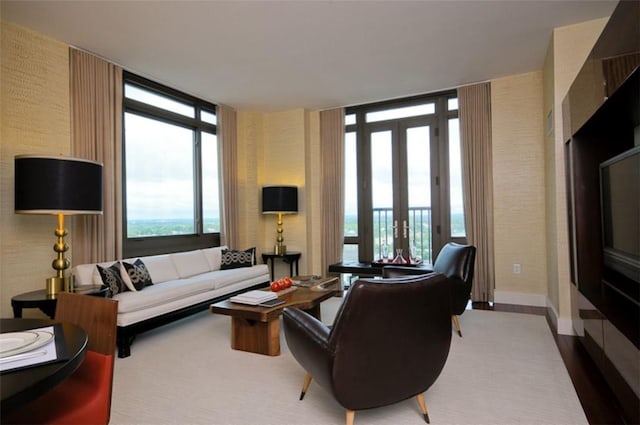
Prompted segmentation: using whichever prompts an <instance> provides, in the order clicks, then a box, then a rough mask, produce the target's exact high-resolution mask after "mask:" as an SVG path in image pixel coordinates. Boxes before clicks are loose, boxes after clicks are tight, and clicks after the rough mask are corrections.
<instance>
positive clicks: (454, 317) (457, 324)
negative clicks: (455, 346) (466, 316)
mask: <svg viewBox="0 0 640 425" xmlns="http://www.w3.org/2000/svg"><path fill="white" fill-rule="evenodd" d="M451 320H452V321H453V327H455V328H456V330H457V331H458V335H460V338H462V331H461V330H460V322H458V316H456V315H455V314H454V315H452V316H451Z"/></svg>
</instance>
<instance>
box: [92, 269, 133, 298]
mask: <svg viewBox="0 0 640 425" xmlns="http://www.w3.org/2000/svg"><path fill="white" fill-rule="evenodd" d="M96 267H97V268H98V273H100V277H101V278H102V284H103V285H105V286H108V287H109V290H110V291H111V295H112V296H113V295H117V294H119V293H121V292H126V291H128V290H129V288H127V285H125V283H124V281H123V280H122V276H121V275H120V263H119V262H115V263H113V264H112V265H111V266H109V267H102V266H99V265H96Z"/></svg>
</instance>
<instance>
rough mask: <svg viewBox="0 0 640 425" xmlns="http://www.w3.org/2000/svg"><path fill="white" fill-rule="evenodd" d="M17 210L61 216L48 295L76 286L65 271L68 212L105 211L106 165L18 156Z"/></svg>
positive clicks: (74, 159) (22, 212)
mask: <svg viewBox="0 0 640 425" xmlns="http://www.w3.org/2000/svg"><path fill="white" fill-rule="evenodd" d="M14 165H15V212H16V213H17V214H50V215H56V216H57V217H58V228H57V229H56V230H55V232H54V234H55V235H56V236H57V237H58V240H57V242H56V243H55V244H54V245H53V250H54V251H55V252H56V253H57V258H56V259H54V260H53V262H52V263H51V265H52V267H53V269H54V270H55V271H56V276H54V277H51V278H49V279H47V280H46V289H47V294H49V295H55V294H57V293H58V292H60V291H63V290H69V289H71V288H72V286H73V282H72V280H71V277H69V276H65V270H66V269H68V268H69V267H70V266H71V262H70V261H69V260H68V259H67V258H65V256H64V253H65V252H66V251H67V250H68V249H69V246H68V245H67V244H66V243H65V241H64V237H65V236H66V235H67V229H65V227H64V216H65V215H76V214H102V164H100V163H98V162H95V161H90V160H86V159H80V158H68V157H54V156H34V155H18V156H16V157H15V162H14Z"/></svg>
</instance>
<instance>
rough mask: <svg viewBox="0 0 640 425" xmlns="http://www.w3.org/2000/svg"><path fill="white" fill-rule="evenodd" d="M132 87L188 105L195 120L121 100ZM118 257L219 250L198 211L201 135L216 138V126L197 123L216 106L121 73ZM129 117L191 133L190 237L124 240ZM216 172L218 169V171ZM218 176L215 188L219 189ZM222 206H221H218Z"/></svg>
mask: <svg viewBox="0 0 640 425" xmlns="http://www.w3.org/2000/svg"><path fill="white" fill-rule="evenodd" d="M128 84H129V85H134V86H137V87H140V88H142V89H144V90H148V91H151V92H153V93H155V94H158V95H161V96H163V97H167V98H170V99H172V100H175V101H178V102H181V103H185V104H188V105H190V106H193V107H194V110H195V118H190V117H187V116H185V115H181V114H179V113H176V112H171V111H169V110H166V109H162V108H158V107H155V106H153V105H150V104H147V103H144V102H140V101H137V100H133V99H129V98H126V97H125V96H124V92H125V86H126V85H128ZM122 93H123V99H122V103H123V105H122V106H123V107H122V123H123V125H122V152H121V155H122V254H123V257H124V258H132V257H141V256H148V255H157V254H166V253H170V252H181V251H189V250H193V249H202V248H208V247H212V246H220V233H219V232H216V233H204V232H203V210H202V205H203V201H202V155H201V134H202V132H206V133H210V134H213V135H215V136H217V124H211V123H208V122H205V121H203V120H202V119H201V112H202V111H206V112H209V113H213V114H214V115H216V117H217V108H216V105H215V104H213V103H210V102H207V101H204V100H202V99H198V98H196V97H194V96H191V95H188V94H186V93H183V92H180V91H178V90H175V89H172V88H170V87H167V86H164V85H162V84H159V83H156V82H154V81H151V80H148V79H146V78H144V77H141V76H139V75H136V74H133V73H131V72H128V71H123V78H122ZM127 113H132V114H135V115H138V116H142V117H145V118H149V119H153V120H157V121H160V122H163V123H167V124H170V125H175V126H180V127H183V128H186V129H189V130H192V131H193V133H194V137H193V144H194V146H193V148H194V157H193V167H194V214H195V215H194V228H195V232H194V233H193V234H185V235H170V236H143V237H135V238H130V237H128V236H127V231H128V228H127V226H128V219H127V173H126V170H127V167H126V165H127V158H126V143H127V139H126V129H125V125H124V123H125V114H127ZM218 163H219V164H221V158H220V146H219V144H218ZM219 170H221V168H220V167H219ZM220 178H221V176H220V175H219V180H218V184H219V185H220V183H221V180H220ZM220 189H221V190H220V196H222V187H220ZM221 205H222V204H221ZM222 214H223V211H222V207H221V209H220V216H221V217H220V220H221V222H222Z"/></svg>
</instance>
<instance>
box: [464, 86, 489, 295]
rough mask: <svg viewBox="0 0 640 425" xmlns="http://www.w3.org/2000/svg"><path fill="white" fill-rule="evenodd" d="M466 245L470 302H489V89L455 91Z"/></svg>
mask: <svg viewBox="0 0 640 425" xmlns="http://www.w3.org/2000/svg"><path fill="white" fill-rule="evenodd" d="M458 102H459V115H460V138H461V145H462V146H461V148H462V149H461V150H462V179H463V184H462V187H463V196H464V210H465V228H466V231H467V241H468V243H469V244H471V245H474V246H475V247H476V249H477V251H476V264H475V273H474V278H473V288H472V292H471V300H472V301H493V291H494V287H495V279H494V258H493V173H492V151H491V85H490V83H482V84H476V85H471V86H465V87H460V88H459V89H458Z"/></svg>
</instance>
